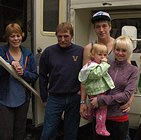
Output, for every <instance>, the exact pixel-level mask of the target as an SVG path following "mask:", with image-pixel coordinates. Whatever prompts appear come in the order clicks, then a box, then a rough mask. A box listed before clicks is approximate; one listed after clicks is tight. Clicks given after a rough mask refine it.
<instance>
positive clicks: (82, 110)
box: [80, 104, 88, 120]
mask: <svg viewBox="0 0 141 140" xmlns="http://www.w3.org/2000/svg"><path fill="white" fill-rule="evenodd" d="M87 113H88V111H87V105H86V104H80V116H81V118H83V119H86V120H87V119H88V116H87Z"/></svg>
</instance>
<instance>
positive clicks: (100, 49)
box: [90, 44, 108, 60]
mask: <svg viewBox="0 0 141 140" xmlns="http://www.w3.org/2000/svg"><path fill="white" fill-rule="evenodd" d="M98 53H102V54H104V53H106V54H107V55H108V49H107V47H106V46H105V45H104V44H94V45H93V46H92V47H91V50H90V60H93V57H92V55H95V54H98Z"/></svg>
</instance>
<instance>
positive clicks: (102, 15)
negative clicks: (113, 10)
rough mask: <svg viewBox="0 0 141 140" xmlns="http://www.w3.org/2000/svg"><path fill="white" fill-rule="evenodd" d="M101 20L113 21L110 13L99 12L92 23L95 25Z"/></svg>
mask: <svg viewBox="0 0 141 140" xmlns="http://www.w3.org/2000/svg"><path fill="white" fill-rule="evenodd" d="M100 19H105V20H107V21H111V17H110V15H109V14H108V13H106V12H103V11H99V12H97V13H95V14H94V15H93V17H92V19H91V22H92V23H93V24H94V22H95V21H97V20H100Z"/></svg>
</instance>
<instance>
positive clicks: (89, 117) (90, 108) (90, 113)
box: [88, 96, 94, 121]
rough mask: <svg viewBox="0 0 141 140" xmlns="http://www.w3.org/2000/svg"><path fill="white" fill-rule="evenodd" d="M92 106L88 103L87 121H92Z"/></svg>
mask: <svg viewBox="0 0 141 140" xmlns="http://www.w3.org/2000/svg"><path fill="white" fill-rule="evenodd" d="M93 97H94V96H89V99H91V98H93ZM93 111H94V109H93V107H92V105H91V104H90V106H89V108H88V120H89V121H92V120H93Z"/></svg>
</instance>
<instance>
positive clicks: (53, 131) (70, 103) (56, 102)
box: [41, 94, 80, 140]
mask: <svg viewBox="0 0 141 140" xmlns="http://www.w3.org/2000/svg"><path fill="white" fill-rule="evenodd" d="M79 109H80V95H78V94H73V95H69V94H65V95H53V94H50V95H49V96H48V100H47V104H46V110H45V117H44V127H43V132H42V136H41V140H56V135H57V131H58V126H59V123H60V121H61V116H62V113H63V111H65V113H64V140H76V137H77V133H78V128H79V121H80V114H79Z"/></svg>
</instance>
